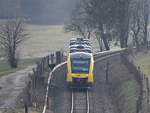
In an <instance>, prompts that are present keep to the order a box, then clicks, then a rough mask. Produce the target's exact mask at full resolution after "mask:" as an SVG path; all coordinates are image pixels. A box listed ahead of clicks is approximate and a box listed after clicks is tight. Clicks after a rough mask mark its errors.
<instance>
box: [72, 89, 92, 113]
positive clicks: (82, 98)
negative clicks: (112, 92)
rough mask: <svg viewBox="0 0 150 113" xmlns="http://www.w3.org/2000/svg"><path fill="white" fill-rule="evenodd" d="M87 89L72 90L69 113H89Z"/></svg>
mask: <svg viewBox="0 0 150 113" xmlns="http://www.w3.org/2000/svg"><path fill="white" fill-rule="evenodd" d="M89 99H90V98H89V91H88V89H83V90H75V89H72V99H71V101H72V104H71V112H70V113H90V100H89Z"/></svg>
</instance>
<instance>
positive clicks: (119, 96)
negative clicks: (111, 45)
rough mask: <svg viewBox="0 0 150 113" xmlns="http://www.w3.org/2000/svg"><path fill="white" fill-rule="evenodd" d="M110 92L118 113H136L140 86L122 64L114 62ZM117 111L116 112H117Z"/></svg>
mask: <svg viewBox="0 0 150 113" xmlns="http://www.w3.org/2000/svg"><path fill="white" fill-rule="evenodd" d="M110 67H111V68H110V69H111V70H110V72H109V73H110V75H111V76H110V77H109V81H110V83H109V84H108V85H109V89H108V90H109V92H110V95H111V99H112V103H113V104H114V105H115V106H116V109H117V111H118V112H120V113H121V112H123V113H135V112H136V100H137V98H138V94H139V86H138V83H137V81H136V80H135V78H134V75H133V74H132V73H130V72H129V71H128V69H127V68H126V67H125V65H124V64H122V62H119V61H117V60H116V61H114V62H112V63H111V65H110ZM117 111H116V112H117Z"/></svg>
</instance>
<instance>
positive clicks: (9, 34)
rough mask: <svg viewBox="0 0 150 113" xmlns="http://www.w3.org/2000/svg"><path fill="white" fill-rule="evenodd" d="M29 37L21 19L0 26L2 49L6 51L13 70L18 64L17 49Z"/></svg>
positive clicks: (0, 44) (0, 45)
mask: <svg viewBox="0 0 150 113" xmlns="http://www.w3.org/2000/svg"><path fill="white" fill-rule="evenodd" d="M28 36H29V34H28V33H26V32H25V24H24V22H23V20H21V19H11V20H8V21H7V22H6V23H5V24H3V25H1V26H0V47H1V48H2V49H3V50H4V52H5V54H6V56H7V60H8V62H9V64H10V66H11V67H12V68H16V67H17V64H18V59H19V58H18V57H17V48H18V47H19V45H20V44H21V43H22V42H23V41H24V40H25V39H27V38H28Z"/></svg>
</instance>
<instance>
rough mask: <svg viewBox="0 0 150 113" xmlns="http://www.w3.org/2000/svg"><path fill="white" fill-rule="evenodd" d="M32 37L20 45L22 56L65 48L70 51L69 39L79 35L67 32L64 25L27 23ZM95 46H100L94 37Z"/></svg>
mask: <svg viewBox="0 0 150 113" xmlns="http://www.w3.org/2000/svg"><path fill="white" fill-rule="evenodd" d="M27 31H28V32H29V33H30V37H31V38H30V39H28V40H26V41H25V42H24V43H23V44H22V45H21V47H20V51H21V56H25V57H26V56H29V57H30V56H33V57H34V56H37V55H38V56H39V55H43V54H45V53H50V52H55V51H57V50H60V49H63V50H64V51H68V48H69V47H68V46H69V40H70V39H71V38H74V37H78V35H74V34H72V33H65V31H64V25H47V26H46V25H27ZM92 42H93V44H92V45H93V48H99V47H98V43H97V40H96V39H94V38H93V41H92Z"/></svg>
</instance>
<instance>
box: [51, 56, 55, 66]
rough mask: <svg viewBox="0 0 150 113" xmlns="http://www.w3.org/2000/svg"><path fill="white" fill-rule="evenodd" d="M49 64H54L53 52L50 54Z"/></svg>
mask: <svg viewBox="0 0 150 113" xmlns="http://www.w3.org/2000/svg"><path fill="white" fill-rule="evenodd" d="M51 64H54V54H51Z"/></svg>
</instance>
